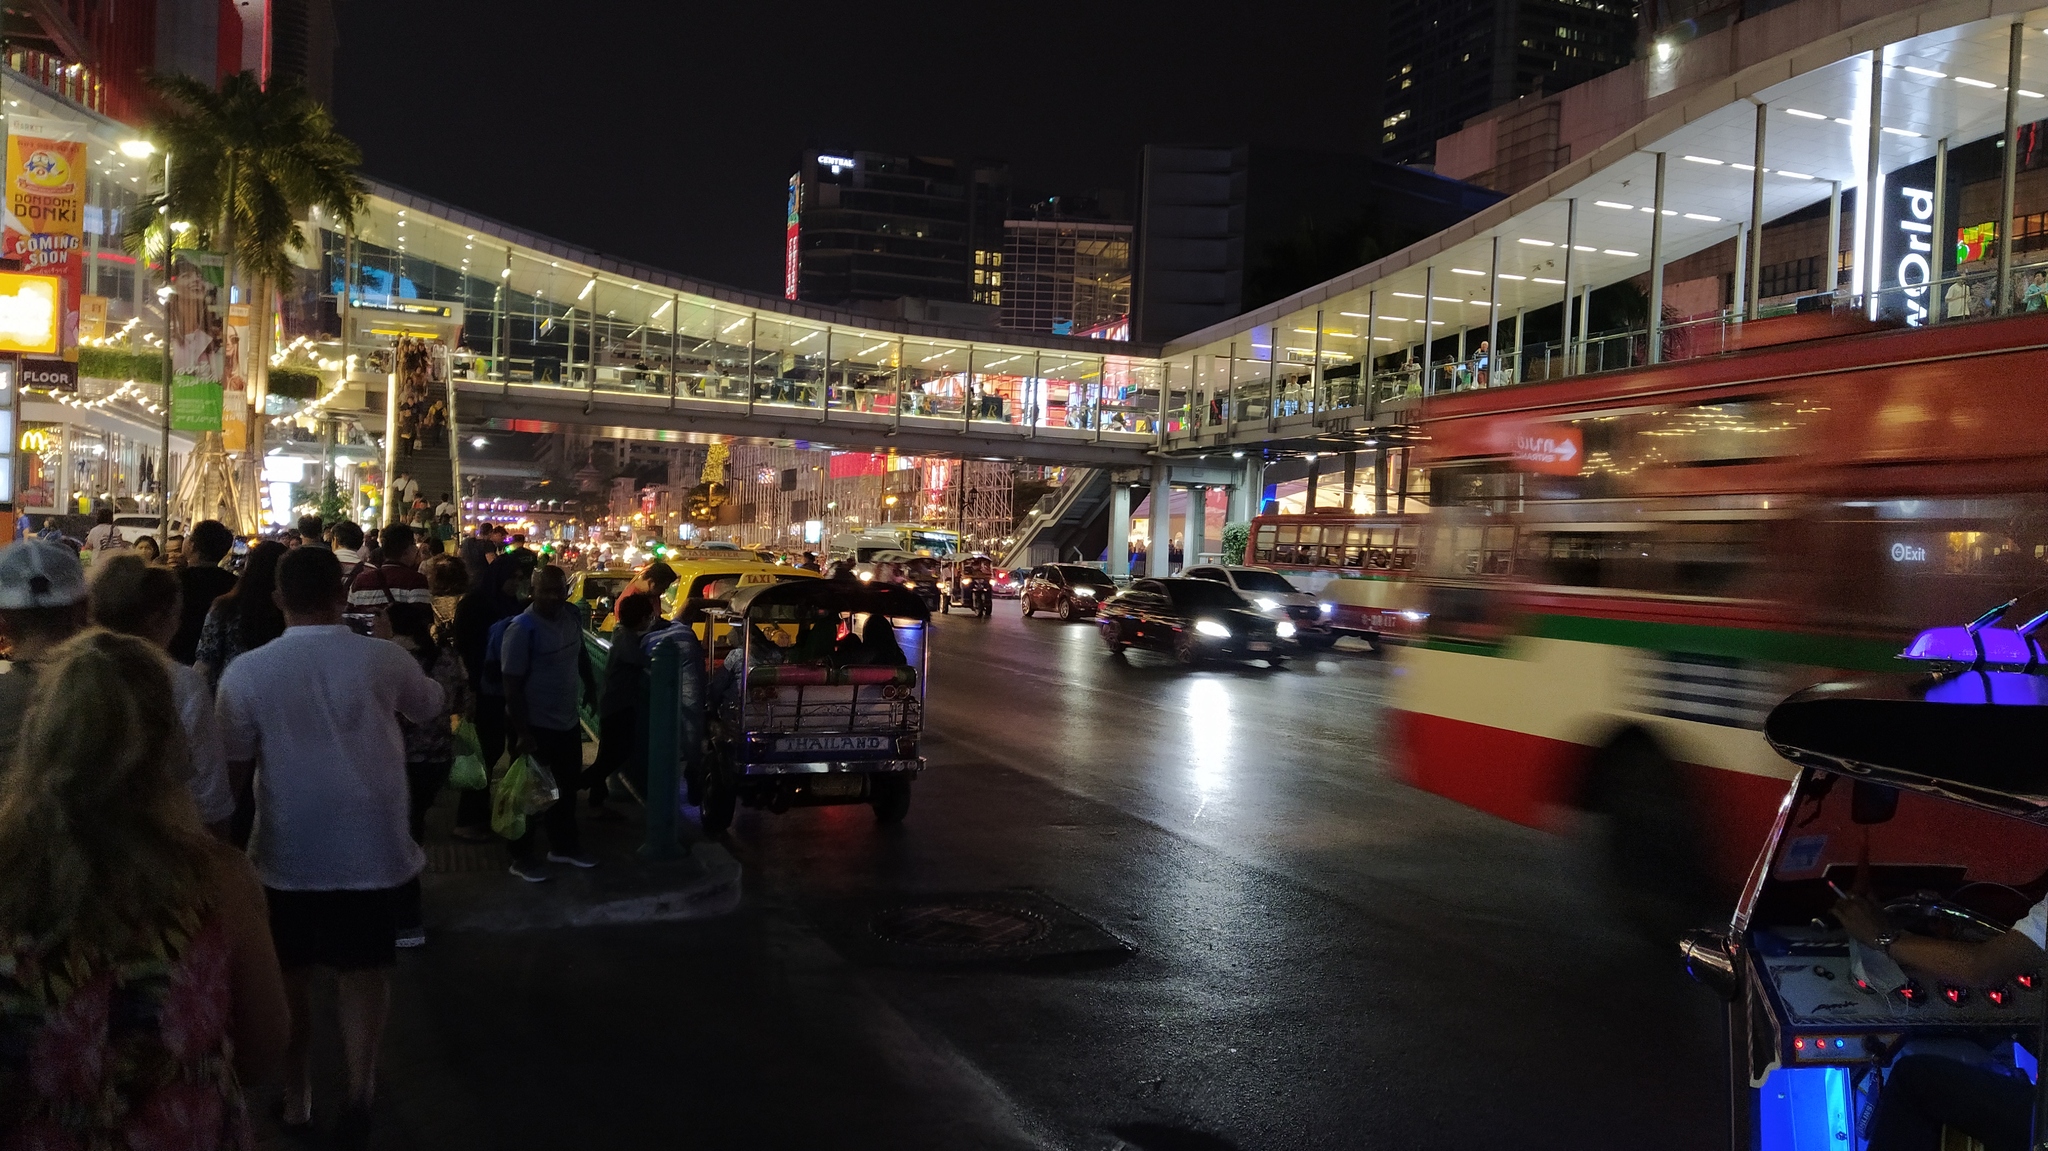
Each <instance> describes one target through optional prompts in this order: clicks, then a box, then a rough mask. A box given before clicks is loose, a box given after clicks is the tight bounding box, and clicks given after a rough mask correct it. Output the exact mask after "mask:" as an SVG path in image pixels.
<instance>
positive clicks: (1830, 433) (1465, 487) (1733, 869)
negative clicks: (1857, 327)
mask: <svg viewBox="0 0 2048 1151" xmlns="http://www.w3.org/2000/svg"><path fill="white" fill-rule="evenodd" d="M1764 322H1765V323H1769V322H1770V321H1764ZM1422 432H1423V435H1422V436H1421V437H1420V439H1419V440H1418V447H1417V449H1416V452H1417V464H1418V466H1422V467H1426V468H1427V469H1428V472H1429V493H1430V504H1431V509H1432V510H1431V512H1430V514H1429V516H1428V517H1427V519H1426V525H1427V527H1426V530H1425V531H1424V532H1423V534H1422V538H1421V540H1420V542H1419V545H1418V550H1417V556H1416V560H1415V565H1416V569H1415V574H1414V579H1415V583H1416V586H1417V588H1418V589H1419V592H1420V595H1421V599H1422V601H1423V608H1422V610H1424V611H1426V613H1427V617H1426V620H1425V621H1424V622H1423V625H1422V627H1423V635H1422V636H1421V637H1419V638H1418V639H1417V640H1415V641H1414V642H1411V643H1410V644H1408V645H1406V646H1404V647H1402V648H1401V649H1400V650H1399V652H1398V653H1397V654H1396V656H1395V657H1394V658H1395V660H1396V663H1397V666H1396V674H1395V675H1394V676H1393V677H1392V679H1391V691H1392V694H1393V703H1394V708H1395V714H1394V721H1393V729H1394V735H1395V739H1396V741H1397V742H1398V745H1399V751H1398V761H1399V763H1400V769H1401V770H1402V771H1403V772H1404V773H1405V775H1406V777H1407V778H1408V779H1409V780H1410V781H1412V782H1413V783H1415V784H1416V785H1418V786H1420V787H1422V788H1425V789H1427V790H1430V791H1433V792H1436V793H1438V794H1441V795H1445V796H1448V797H1450V798H1452V799H1456V800H1459V801H1461V802H1463V803H1467V804H1470V805H1472V806H1474V807H1477V808H1480V809H1483V810H1485V811H1489V812H1492V813H1494V814H1496V815H1500V816H1503V817H1505V818H1508V819H1511V820H1514V821H1516V822H1518V823H1523V824H1528V825H1532V826H1538V827H1551V828H1556V829H1559V830H1566V829H1576V830H1578V831H1579V832H1581V833H1582V834H1584V835H1585V837H1586V840H1587V842H1589V843H1590V844H1592V845H1595V846H1596V847H1597V848H1598V850H1599V859H1600V861H1601V862H1602V863H1603V864H1604V870H1605V872H1606V874H1607V875H1608V876H1609V877H1610V878H1611V880H1612V881H1613V882H1614V884H1615V886H1616V888H1617V890H1618V891H1619V892H1620V893H1621V894H1622V895H1623V896H1624V897H1625V898H1626V900H1627V902H1628V903H1629V905H1630V906H1631V907H1632V908H1633V909H1635V910H1636V911H1638V912H1640V913H1641V915H1642V917H1643V922H1644V923H1645V925H1646V926H1652V927H1655V928H1657V929H1659V930H1662V929H1663V928H1665V927H1668V926H1670V924H1671V923H1672V922H1673V921H1674V920H1675V919H1677V918H1678V917H1679V916H1681V915H1691V914H1694V913H1695V912H1696V911H1697V910H1707V909H1711V908H1713V907H1715V906H1717V905H1718V906H1720V907H1722V908H1725V907H1726V906H1727V904H1726V902H1725V901H1724V898H1725V896H1726V894H1727V893H1728V892H1731V891H1733V890H1734V888H1735V887H1736V886H1737V885H1738V884H1739V882H1740V880H1741V879H1742V877H1743V875H1744V873H1745V871H1746V869H1747V868H1748V867H1749V866H1750V864H1751V862H1752V861H1753V860H1754V858H1755V855H1756V852H1757V850H1758V845H1759V844H1760V843H1762V841H1763V837H1764V835H1765V833H1766V832H1767V830H1768V829H1769V827H1770V825H1771V821H1772V819H1773V818H1774V816H1775V814H1776V812H1777V809H1778V806H1779V803H1780V801H1781V800H1782V798H1783V796H1784V793H1785V785H1786V781H1787V779H1789V778H1790V774H1791V772H1790V770H1789V765H1788V764H1786V762H1785V761H1783V760H1782V759H1780V758H1778V757H1777V756H1776V755H1774V754H1773V753H1772V752H1771V751H1770V749H1769V748H1768V747H1767V746H1766V745H1765V743H1764V740H1763V736H1762V734H1761V731H1760V724H1761V721H1762V718H1763V716H1764V714H1765V713H1766V712H1767V711H1768V710H1769V709H1770V708H1771V706H1772V705H1773V704H1774V703H1776V702H1777V701H1778V700H1780V699H1782V698H1783V697H1784V696H1785V695H1787V694H1788V693H1790V692H1792V691H1794V690H1797V689H1799V688H1802V687H1806V686H1808V685H1811V684H1813V683H1816V682H1819V681H1821V680H1825V679H1829V678H1833V677H1836V676H1837V675H1839V674H1842V673H1853V672H1861V671H1879V670H1891V669H1895V668H1896V667H1897V666H1898V665H1897V663H1896V660H1895V657H1896V656H1897V654H1898V652H1899V651H1900V650H1901V648H1902V646H1903V645H1904V643H1905V642H1906V640H1907V639H1908V638H1909V637H1911V636H1912V635H1913V634H1914V633H1915V632H1916V631H1917V630H1919V629H1921V628H1925V627H1929V626H1933V625H1936V624H1944V623H1960V622H1965V621H1968V620H1970V619H1973V618H1975V617H1976V616H1978V615H1979V614H1981V613H1982V612H1983V611H1985V610H1986V609H1987V608H1989V607H1992V606H1994V605H1996V604H1999V603H2001V602H2003V601H2005V600H2006V599H2008V598H2011V597H2013V596H2018V595H2021V594H2023V593H2026V592H2028V591H2030V590H2032V589H2036V588H2039V587H2042V586H2043V585H2048V318H2015V319H2006V320H1994V321H1986V322H1981V323H1972V324H1960V325H1951V326H1943V327H1940V328H1934V329H1926V330H1920V331H1913V332H1905V331H1895V332H1872V333H1870V334H1865V335H1859V336H1853V337H1848V338H1840V339H1835V340H1831V341H1826V342H1815V343H1811V344H1805V345H1792V346H1789V347H1777V348H1772V349H1769V350H1767V351H1761V352H1755V353H1748V354H1738V355H1731V356H1726V357H1721V358H1715V359H1703V360H1691V361H1686V362H1682V363H1677V364H1670V365H1664V366H1660V367H1655V368H1646V369H1638V370H1631V371H1625V372H1615V373H1608V374H1603V375H1599V376H1592V377H1582V378H1578V379H1572V380H1566V381H1561V382H1556V383H1548V384H1537V385H1529V386H1524V387H1514V388H1501V389H1497V390H1492V391H1483V392H1472V393H1461V394H1458V395H1453V396H1447V397H1443V398H1440V399H1436V400H1433V401H1432V402H1431V403H1430V405H1429V406H1428V407H1427V408H1426V409H1425V411H1424V413H1423V427H1422ZM1347 531H1348V529H1347ZM1274 546H1275V548H1276V549H1277V548H1278V547H1279V536H1278V532H1277V531H1276V533H1275V535H1274ZM1347 546H1348V535H1347ZM1276 558H1277V552H1276Z"/></svg>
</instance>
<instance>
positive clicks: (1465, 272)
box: [1451, 268, 1486, 276]
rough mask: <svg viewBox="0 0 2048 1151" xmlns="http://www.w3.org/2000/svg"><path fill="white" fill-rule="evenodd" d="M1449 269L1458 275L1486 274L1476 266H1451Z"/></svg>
mask: <svg viewBox="0 0 2048 1151" xmlns="http://www.w3.org/2000/svg"><path fill="white" fill-rule="evenodd" d="M1451 271H1453V272H1455V273H1457V274H1458V275H1460V276H1483V275H1485V274H1486V273H1485V272H1482V271H1480V270H1479V269H1477V268H1452V269H1451Z"/></svg>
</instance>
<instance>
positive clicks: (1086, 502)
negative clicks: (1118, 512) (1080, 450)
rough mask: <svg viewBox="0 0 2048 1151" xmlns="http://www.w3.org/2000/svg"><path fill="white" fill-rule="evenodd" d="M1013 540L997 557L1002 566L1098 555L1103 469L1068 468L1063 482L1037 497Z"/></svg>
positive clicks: (1104, 526)
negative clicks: (1035, 505) (1038, 498)
mask: <svg viewBox="0 0 2048 1151" xmlns="http://www.w3.org/2000/svg"><path fill="white" fill-rule="evenodd" d="M1014 539H1015V541H1016V542H1014V543H1012V544H1011V545H1010V547H1009V550H1008V551H1006V552H1004V553H1003V556H1002V565H1003V566H1004V567H1006V568H1019V567H1034V566H1036V565H1038V564H1043V563H1052V562H1055V561H1057V560H1075V559H1079V560H1094V559H1097V558H1099V557H1100V556H1101V554H1102V550H1103V548H1104V547H1106V546H1108V543H1109V472H1108V470H1106V469H1103V468H1072V469H1069V470H1068V472H1067V481H1066V483H1064V484H1062V485H1060V487H1059V490H1057V491H1053V492H1048V493H1047V494H1046V495H1045V496H1044V498H1042V499H1040V500H1039V501H1038V506H1037V507H1035V508H1033V509H1031V511H1030V512H1029V513H1027V514H1026V515H1025V517H1024V522H1023V523H1021V524H1019V525H1017V530H1016V533H1015V535H1014Z"/></svg>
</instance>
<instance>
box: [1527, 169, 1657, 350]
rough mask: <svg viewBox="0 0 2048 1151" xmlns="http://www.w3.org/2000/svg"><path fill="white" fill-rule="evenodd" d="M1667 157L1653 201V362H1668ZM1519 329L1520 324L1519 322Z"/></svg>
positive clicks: (1651, 221) (1651, 219)
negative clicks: (1665, 291)
mask: <svg viewBox="0 0 2048 1151" xmlns="http://www.w3.org/2000/svg"><path fill="white" fill-rule="evenodd" d="M1664 160H1665V156H1664V153H1662V152H1659V153H1657V183H1656V191H1654V192H1653V193H1651V195H1652V196H1653V199H1652V200H1651V201H1650V362H1651V363H1653V364H1661V363H1663V362H1664ZM1516 326H1517V327H1518V328H1519V327H1520V326H1521V325H1520V321H1519V320H1517V321H1516Z"/></svg>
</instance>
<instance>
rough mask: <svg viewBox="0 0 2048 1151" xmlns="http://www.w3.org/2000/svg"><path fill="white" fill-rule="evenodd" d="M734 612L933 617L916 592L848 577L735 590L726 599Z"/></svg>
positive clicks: (753, 615) (756, 616)
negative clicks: (784, 611) (779, 610)
mask: <svg viewBox="0 0 2048 1151" xmlns="http://www.w3.org/2000/svg"><path fill="white" fill-rule="evenodd" d="M726 602H727V603H728V604H730V605H731V610H732V612H733V614H734V615H741V616H746V617H748V618H750V619H759V618H763V617H765V616H768V615H771V614H779V613H776V612H775V610H774V609H777V608H790V609H794V610H795V611H797V612H798V613H803V612H807V611H824V612H832V613H834V614H837V613H839V612H867V613H869V614H871V615H883V616H888V617H889V618H891V619H915V620H919V621H926V620H929V619H931V610H930V609H929V608H927V607H925V606H924V601H923V600H922V599H919V598H918V596H917V593H915V592H913V591H911V590H909V589H908V588H905V587H902V586H900V585H897V584H891V583H863V582H860V581H857V580H846V579H806V580H789V581H787V582H784V583H773V584H754V585H751V586H748V587H743V588H740V589H738V590H737V591H735V592H733V593H732V595H731V596H730V597H728V599H727V600H726Z"/></svg>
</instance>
